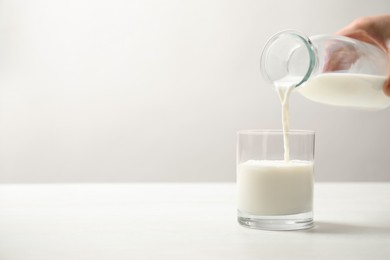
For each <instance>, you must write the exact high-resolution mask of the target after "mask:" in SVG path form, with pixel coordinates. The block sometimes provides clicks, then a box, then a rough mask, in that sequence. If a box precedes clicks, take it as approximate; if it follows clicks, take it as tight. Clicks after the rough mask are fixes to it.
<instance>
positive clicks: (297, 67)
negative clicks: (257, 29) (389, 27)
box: [260, 31, 390, 110]
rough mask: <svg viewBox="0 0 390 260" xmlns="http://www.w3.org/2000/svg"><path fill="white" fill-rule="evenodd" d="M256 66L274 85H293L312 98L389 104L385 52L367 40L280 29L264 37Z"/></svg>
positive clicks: (373, 105)
mask: <svg viewBox="0 0 390 260" xmlns="http://www.w3.org/2000/svg"><path fill="white" fill-rule="evenodd" d="M260 67H261V71H262V74H263V76H264V77H265V78H266V79H267V80H268V81H270V82H271V83H272V84H274V86H276V85H278V84H283V85H294V86H295V89H294V90H296V91H298V92H299V93H300V94H302V95H303V96H305V97H306V98H308V99H310V100H313V101H315V102H319V103H324V104H328V105H336V106H344V107H353V108H361V109H367V110H379V109H383V108H386V107H389V106H390V97H388V96H386V95H385V94H384V92H383V85H384V82H385V80H386V78H387V75H388V73H389V71H390V62H389V58H388V56H387V54H386V53H385V51H384V50H382V49H380V48H378V47H376V46H374V45H372V44H369V43H366V42H362V41H359V40H356V39H352V38H348V37H344V36H335V35H318V36H313V37H310V38H308V37H306V36H305V35H303V34H301V33H299V32H296V31H282V32H279V33H277V34H275V35H274V36H272V37H271V38H270V39H269V40H268V42H267V43H266V45H265V47H264V49H263V52H262V55H261V64H260Z"/></svg>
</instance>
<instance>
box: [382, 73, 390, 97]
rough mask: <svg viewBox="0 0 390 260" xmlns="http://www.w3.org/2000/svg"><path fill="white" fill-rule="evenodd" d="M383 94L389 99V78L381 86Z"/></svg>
mask: <svg viewBox="0 0 390 260" xmlns="http://www.w3.org/2000/svg"><path fill="white" fill-rule="evenodd" d="M383 92H385V94H386V96H389V97H390V77H388V78H387V80H386V81H385V84H384V85H383Z"/></svg>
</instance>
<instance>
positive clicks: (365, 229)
mask: <svg viewBox="0 0 390 260" xmlns="http://www.w3.org/2000/svg"><path fill="white" fill-rule="evenodd" d="M305 232H307V233H318V234H383V235H390V226H386V227H379V226H364V225H356V224H348V223H334V222H323V221H318V222H315V225H314V227H313V228H311V229H308V230H306V231H305Z"/></svg>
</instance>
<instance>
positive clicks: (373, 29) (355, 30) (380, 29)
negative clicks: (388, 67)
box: [337, 14, 390, 97]
mask: <svg viewBox="0 0 390 260" xmlns="http://www.w3.org/2000/svg"><path fill="white" fill-rule="evenodd" d="M337 34H338V35H342V36H347V37H350V38H354V39H357V40H361V41H364V42H368V43H371V44H374V45H376V46H378V47H380V48H381V49H382V50H384V51H385V52H386V53H387V55H388V57H389V59H390V52H389V47H388V43H389V41H390V14H384V15H377V16H366V17H360V18H357V19H356V20H354V21H352V22H351V23H350V24H348V25H347V26H346V27H344V28H342V29H341V30H340V31H338V32H337ZM383 91H384V93H385V94H386V95H387V96H389V97H390V71H389V73H388V77H387V80H386V81H385V84H384V86H383Z"/></svg>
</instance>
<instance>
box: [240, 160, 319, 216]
mask: <svg viewBox="0 0 390 260" xmlns="http://www.w3.org/2000/svg"><path fill="white" fill-rule="evenodd" d="M313 168H314V167H313V162H310V161H295V160H291V161H289V162H285V161H283V160H281V161H267V160H265V161H258V160H249V161H246V162H244V163H241V164H239V165H238V167H237V186H238V209H239V210H240V211H241V212H243V213H247V214H253V215H263V216H265V215H290V214H299V213H305V212H310V211H312V205H313Z"/></svg>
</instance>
